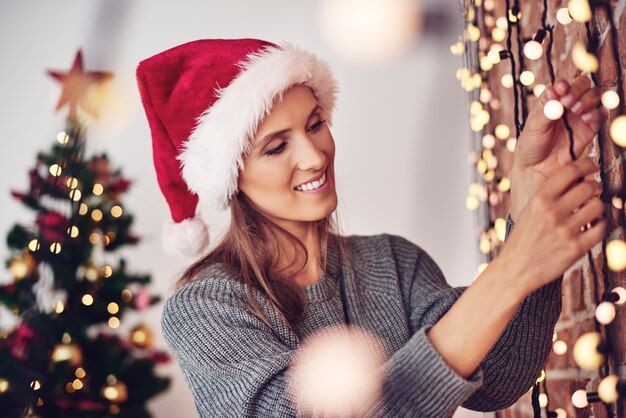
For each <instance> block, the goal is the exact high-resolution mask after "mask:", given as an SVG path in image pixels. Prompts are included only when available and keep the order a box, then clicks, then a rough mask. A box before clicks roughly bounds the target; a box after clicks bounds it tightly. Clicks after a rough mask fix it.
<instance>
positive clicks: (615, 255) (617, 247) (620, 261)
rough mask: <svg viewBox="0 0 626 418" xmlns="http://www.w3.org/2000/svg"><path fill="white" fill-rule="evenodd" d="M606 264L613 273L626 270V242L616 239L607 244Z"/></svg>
mask: <svg viewBox="0 0 626 418" xmlns="http://www.w3.org/2000/svg"><path fill="white" fill-rule="evenodd" d="M606 264H607V266H608V267H609V268H610V269H611V270H613V271H622V270H624V269H625V268H626V242H624V241H622V240H621V239H615V240H613V241H609V243H608V244H606Z"/></svg>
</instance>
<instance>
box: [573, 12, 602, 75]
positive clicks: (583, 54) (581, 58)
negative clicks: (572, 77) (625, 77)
mask: <svg viewBox="0 0 626 418" xmlns="http://www.w3.org/2000/svg"><path fill="white" fill-rule="evenodd" d="M585 1H586V0H585ZM572 61H573V62H574V65H575V66H576V68H578V69H579V70H580V71H585V72H588V73H595V72H596V71H598V65H599V63H598V58H596V56H595V55H594V54H592V53H589V52H588V51H587V48H586V47H585V45H584V44H583V43H582V42H580V41H579V42H576V44H575V45H574V47H573V48H572Z"/></svg>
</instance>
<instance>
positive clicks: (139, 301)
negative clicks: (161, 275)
mask: <svg viewBox="0 0 626 418" xmlns="http://www.w3.org/2000/svg"><path fill="white" fill-rule="evenodd" d="M151 301H152V296H150V292H149V291H148V289H146V288H145V287H142V288H141V289H139V291H138V292H137V294H136V295H135V308H137V310H139V311H142V310H144V309H146V308H147V307H148V306H150V302H151Z"/></svg>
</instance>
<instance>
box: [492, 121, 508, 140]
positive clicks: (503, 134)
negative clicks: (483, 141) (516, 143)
mask: <svg viewBox="0 0 626 418" xmlns="http://www.w3.org/2000/svg"><path fill="white" fill-rule="evenodd" d="M494 133H495V134H496V137H497V138H499V139H507V138H508V137H509V135H510V134H511V129H510V128H509V127H508V126H507V125H505V124H503V123H501V124H499V125H498V126H496V128H495V129H494Z"/></svg>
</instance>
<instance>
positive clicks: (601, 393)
mask: <svg viewBox="0 0 626 418" xmlns="http://www.w3.org/2000/svg"><path fill="white" fill-rule="evenodd" d="M618 382H619V378H618V377H617V376H616V375H614V374H611V375H608V376H607V377H605V378H604V379H602V381H601V382H600V385H598V397H599V398H600V399H601V400H602V402H604V403H615V402H616V401H617V399H618V398H619V393H618V392H617V383H618Z"/></svg>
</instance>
